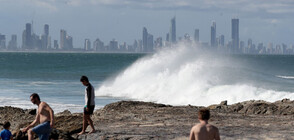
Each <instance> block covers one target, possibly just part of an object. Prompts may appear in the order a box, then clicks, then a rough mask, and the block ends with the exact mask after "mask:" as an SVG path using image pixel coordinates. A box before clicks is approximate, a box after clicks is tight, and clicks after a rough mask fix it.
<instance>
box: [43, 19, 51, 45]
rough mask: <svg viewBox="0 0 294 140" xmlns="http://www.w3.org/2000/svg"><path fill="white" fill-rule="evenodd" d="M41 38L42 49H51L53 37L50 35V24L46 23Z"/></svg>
mask: <svg viewBox="0 0 294 140" xmlns="http://www.w3.org/2000/svg"><path fill="white" fill-rule="evenodd" d="M41 40H42V49H43V50H46V49H49V48H50V47H51V46H50V45H51V43H50V42H51V39H50V37H49V25H48V24H45V25H44V33H43V35H42V36H41Z"/></svg>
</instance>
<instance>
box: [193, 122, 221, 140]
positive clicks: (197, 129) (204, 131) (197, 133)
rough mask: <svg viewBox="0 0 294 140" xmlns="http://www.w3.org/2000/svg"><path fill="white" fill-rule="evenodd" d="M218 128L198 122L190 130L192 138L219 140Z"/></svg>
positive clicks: (194, 139) (196, 139)
mask: <svg viewBox="0 0 294 140" xmlns="http://www.w3.org/2000/svg"><path fill="white" fill-rule="evenodd" d="M219 139H220V137H219V132H218V128H216V127H215V126H213V125H211V124H200V123H199V124H197V125H195V126H194V127H193V128H192V129H191V132H190V140H219Z"/></svg>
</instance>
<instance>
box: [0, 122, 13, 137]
mask: <svg viewBox="0 0 294 140" xmlns="http://www.w3.org/2000/svg"><path fill="white" fill-rule="evenodd" d="M3 128H4V130H2V131H1V133H0V140H13V137H12V134H11V132H10V131H9V128H10V122H8V121H6V122H4V124H3Z"/></svg>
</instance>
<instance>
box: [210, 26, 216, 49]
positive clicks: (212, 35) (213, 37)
mask: <svg viewBox="0 0 294 140" xmlns="http://www.w3.org/2000/svg"><path fill="white" fill-rule="evenodd" d="M210 31H211V32H210V45H211V47H216V23H215V21H214V22H212V25H211V30H210Z"/></svg>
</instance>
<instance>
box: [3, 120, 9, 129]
mask: <svg viewBox="0 0 294 140" xmlns="http://www.w3.org/2000/svg"><path fill="white" fill-rule="evenodd" d="M9 127H10V122H9V121H6V122H4V124H3V128H4V129H8V128H9Z"/></svg>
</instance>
